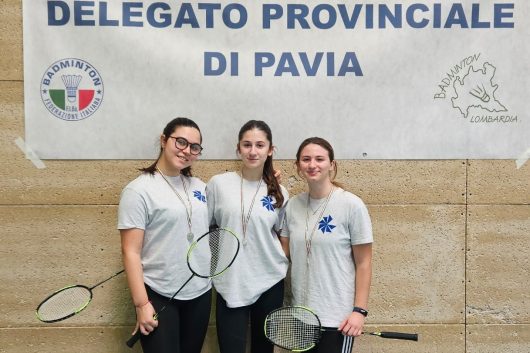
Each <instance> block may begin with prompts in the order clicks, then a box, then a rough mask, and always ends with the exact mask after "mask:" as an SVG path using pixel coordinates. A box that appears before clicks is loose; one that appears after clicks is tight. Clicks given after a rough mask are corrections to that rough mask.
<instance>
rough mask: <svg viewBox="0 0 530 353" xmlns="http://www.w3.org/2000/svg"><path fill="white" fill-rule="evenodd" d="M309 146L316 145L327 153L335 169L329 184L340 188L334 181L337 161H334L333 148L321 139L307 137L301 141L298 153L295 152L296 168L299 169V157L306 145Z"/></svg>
mask: <svg viewBox="0 0 530 353" xmlns="http://www.w3.org/2000/svg"><path fill="white" fill-rule="evenodd" d="M311 144H312V145H318V146H320V147H322V148H323V149H325V150H326V151H328V156H329V161H330V162H331V163H333V164H334V165H335V168H333V174H332V175H330V179H331V183H332V184H333V185H335V186H337V187H342V186H341V184H340V183H338V182H336V181H335V177H336V176H337V171H338V165H337V161H336V160H335V152H334V151H333V147H332V146H331V144H330V143H329V142H328V141H326V140H325V139H323V138H322V137H309V138H306V139H305V140H304V141H302V143H301V144H300V146H299V147H298V151H296V167H297V168H298V167H299V163H300V157H301V156H300V155H301V154H302V150H303V149H304V148H305V147H306V146H307V145H311Z"/></svg>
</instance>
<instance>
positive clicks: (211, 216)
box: [206, 177, 217, 225]
mask: <svg viewBox="0 0 530 353" xmlns="http://www.w3.org/2000/svg"><path fill="white" fill-rule="evenodd" d="M214 178H215V177H214ZM214 178H212V179H210V181H209V182H208V184H206V203H207V205H208V224H209V225H217V222H216V220H215V179H214Z"/></svg>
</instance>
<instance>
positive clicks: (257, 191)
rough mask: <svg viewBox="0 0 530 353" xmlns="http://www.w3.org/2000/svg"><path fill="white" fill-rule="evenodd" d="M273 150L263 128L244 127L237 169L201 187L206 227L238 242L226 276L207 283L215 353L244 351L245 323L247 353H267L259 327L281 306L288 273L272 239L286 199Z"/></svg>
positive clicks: (253, 122) (256, 124)
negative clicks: (212, 299) (228, 232)
mask: <svg viewBox="0 0 530 353" xmlns="http://www.w3.org/2000/svg"><path fill="white" fill-rule="evenodd" d="M273 148H274V147H273V144H272V133H271V130H270V128H269V126H268V125H267V124H266V123H265V122H263V121H259V120H251V121H249V122H247V123H246V124H244V125H243V127H241V129H240V131H239V136H238V143H237V153H238V155H239V157H240V158H241V169H240V170H238V171H237V172H228V173H224V174H220V175H216V176H214V177H213V178H212V179H211V180H210V181H209V182H208V185H207V187H206V190H207V199H208V211H209V218H210V220H211V221H210V222H211V223H212V224H217V225H219V226H220V227H226V228H230V229H232V230H233V231H234V232H235V233H236V234H238V235H239V236H240V239H241V242H242V246H241V249H240V252H239V254H238V257H237V258H236V260H235V262H234V263H233V265H232V267H231V268H230V270H229V271H227V272H226V273H224V274H223V276H220V277H217V278H214V279H213V282H214V287H215V290H216V292H217V302H216V303H217V304H216V319H217V321H216V323H217V337H218V340H219V349H220V352H221V353H244V352H245V351H246V346H247V327H248V326H249V320H250V330H251V332H250V338H251V342H250V346H251V352H252V353H272V352H273V345H272V344H271V343H269V342H268V341H267V339H266V337H265V334H264V330H263V324H264V320H265V317H266V315H267V314H268V313H269V312H270V311H272V310H273V309H276V308H278V307H281V306H282V303H283V289H284V285H283V280H284V278H285V275H286V273H287V267H288V260H287V257H286V256H285V253H284V251H283V249H282V247H281V244H280V241H279V239H278V232H279V231H280V225H281V220H280V217H281V213H282V211H283V207H284V205H285V203H286V202H287V198H288V194H287V191H286V189H285V188H284V187H283V186H280V185H279V183H278V181H277V179H276V177H275V176H274V174H275V173H274V170H273V166H272V154H273Z"/></svg>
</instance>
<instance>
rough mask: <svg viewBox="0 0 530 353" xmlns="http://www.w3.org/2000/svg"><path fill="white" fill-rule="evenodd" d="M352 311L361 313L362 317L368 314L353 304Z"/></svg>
mask: <svg viewBox="0 0 530 353" xmlns="http://www.w3.org/2000/svg"><path fill="white" fill-rule="evenodd" d="M353 311H354V312H356V313H359V314H361V315H362V316H364V317H367V316H368V311H367V310H365V309H363V308H359V307H358V306H354V307H353Z"/></svg>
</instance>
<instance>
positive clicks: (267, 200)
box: [261, 196, 274, 211]
mask: <svg viewBox="0 0 530 353" xmlns="http://www.w3.org/2000/svg"><path fill="white" fill-rule="evenodd" d="M272 201H273V200H272V197H270V196H264V197H263V198H262V199H261V205H262V206H263V207H265V208H266V209H267V210H269V211H274V205H273V204H272Z"/></svg>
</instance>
